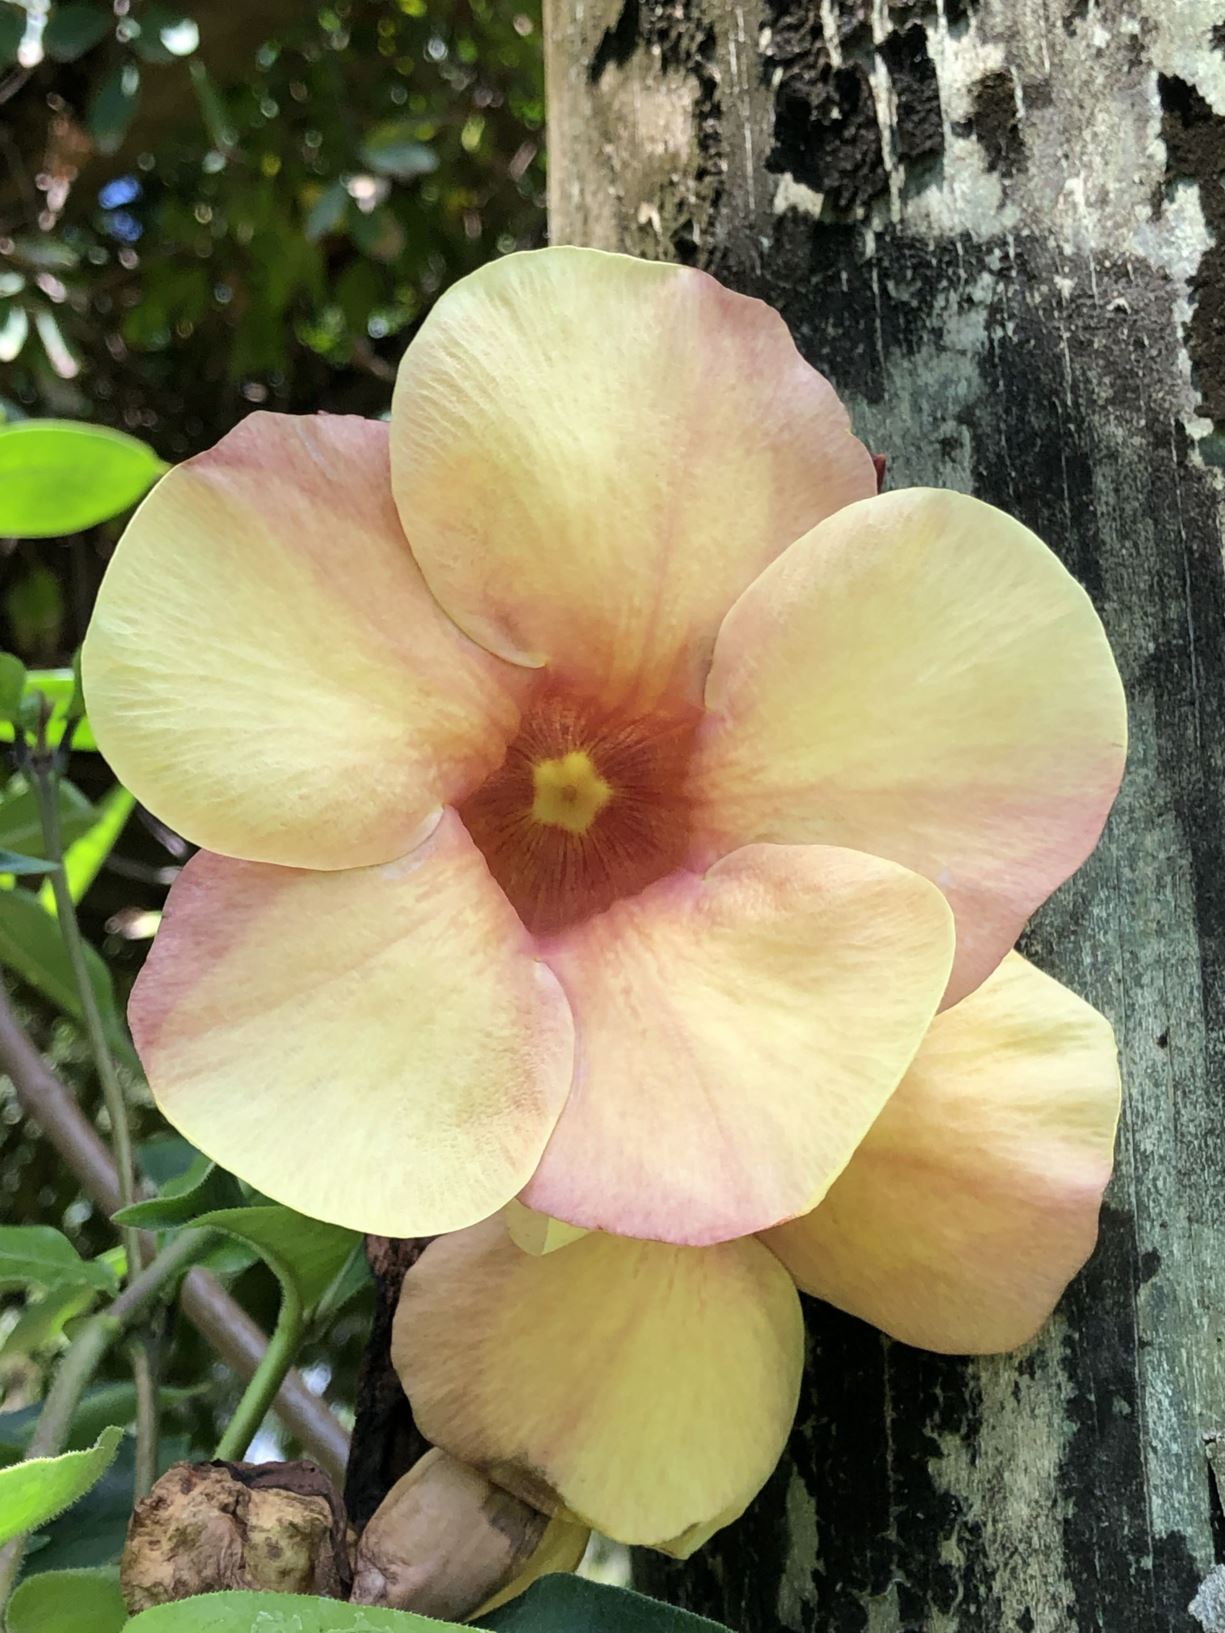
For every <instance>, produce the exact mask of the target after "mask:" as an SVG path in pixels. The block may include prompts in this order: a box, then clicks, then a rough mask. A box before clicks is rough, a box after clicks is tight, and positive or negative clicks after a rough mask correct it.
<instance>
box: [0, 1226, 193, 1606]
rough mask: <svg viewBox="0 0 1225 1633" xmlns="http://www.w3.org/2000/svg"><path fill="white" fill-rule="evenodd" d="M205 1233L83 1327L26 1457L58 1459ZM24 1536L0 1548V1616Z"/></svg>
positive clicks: (174, 1249)
mask: <svg viewBox="0 0 1225 1633" xmlns="http://www.w3.org/2000/svg"><path fill="white" fill-rule="evenodd" d="M209 1237H210V1233H209V1232H208V1231H207V1230H185V1231H183V1232H182V1233H181V1234H180V1235H179V1236H177V1237H176V1238H175V1240H174V1241H173V1242H171V1243H170V1245H169V1246H168V1247H166V1248H165V1249H163V1251H162V1252H161V1253H159V1254H158V1256H157V1258H156V1259H154V1261H153V1263H152V1264H150V1265H148V1266H147V1267H146V1268H145V1269H144V1270H142V1271H140V1272H139V1274H138V1275H137V1276H136V1277H135V1278H134V1279H133V1280H132V1281H131V1282H129V1283H128V1285H127V1286H126V1287H125V1288H124V1290H123V1292H121V1293H120V1295H119V1297H118V1298H117V1299H116V1300H115V1302H114V1303H113V1304H112V1305H111V1306H110V1307H109V1309H106V1310H103V1311H101V1312H100V1313H99V1314H98V1315H93V1316H90V1317H89V1318H88V1320H86V1321H85V1322H83V1323H82V1325H81V1328H80V1330H79V1332H78V1333H77V1336H76V1337H75V1338H74V1339H73V1341H72V1343H71V1344H70V1345H69V1348H68V1353H67V1355H65V1357H64V1359H63V1360H62V1361H61V1362H60V1364H59V1366H58V1367H57V1368H56V1373H55V1378H54V1380H53V1382H52V1384H51V1387H50V1389H49V1390H48V1391H47V1396H46V1399H45V1400H44V1401H43V1407H42V1411H41V1412H40V1413H39V1415H38V1422H37V1424H36V1425H35V1427H34V1433H33V1434H32V1435H31V1436H30V1444H29V1445H28V1446H27V1447H26V1451H25V1456H26V1457H27V1458H31V1457H58V1456H59V1454H60V1453H61V1452H62V1451H63V1450H64V1447H65V1446H66V1445H67V1443H68V1436H69V1433H70V1431H71V1428H72V1420H73V1416H74V1414H75V1412H76V1409H77V1406H78V1404H79V1402H80V1399H81V1396H82V1395H83V1394H84V1393H85V1391H86V1389H87V1388H88V1387H89V1382H90V1379H91V1378H92V1377H93V1375H94V1373H95V1372H96V1371H97V1370H98V1366H99V1364H100V1362H101V1361H102V1358H103V1356H104V1355H106V1353H107V1351H108V1350H109V1349H110V1348H111V1346H112V1344H114V1343H115V1342H116V1341H117V1340H118V1339H119V1338H120V1337H122V1336H123V1334H124V1333H126V1332H127V1331H128V1330H129V1329H130V1328H131V1327H132V1326H133V1325H134V1324H135V1323H136V1322H137V1321H138V1320H139V1319H140V1318H141V1317H142V1316H143V1315H144V1313H145V1311H146V1310H147V1309H148V1307H149V1305H150V1304H152V1303H153V1301H154V1300H155V1299H157V1298H158V1297H159V1296H160V1295H161V1294H162V1292H163V1291H164V1290H165V1289H166V1288H167V1287H169V1286H170V1285H171V1284H173V1283H174V1282H175V1281H176V1280H177V1279H178V1277H179V1276H180V1275H182V1274H184V1273H186V1271H187V1270H188V1268H189V1267H190V1266H191V1264H192V1262H193V1261H194V1260H195V1259H197V1258H199V1256H200V1254H201V1253H202V1252H203V1250H204V1248H205V1247H206V1246H207V1245H208V1242H209ZM28 1540H29V1538H28V1536H20V1537H14V1538H13V1539H12V1541H11V1542H8V1543H6V1544H5V1546H4V1547H3V1549H0V1612H2V1610H3V1607H4V1605H6V1604H7V1603H8V1598H9V1595H10V1593H11V1592H12V1590H13V1584H14V1583H15V1582H16V1580H17V1573H18V1571H20V1569H21V1561H22V1559H23V1558H24V1557H25V1550H26V1543H27V1541H28Z"/></svg>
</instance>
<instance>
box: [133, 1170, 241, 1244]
mask: <svg viewBox="0 0 1225 1633" xmlns="http://www.w3.org/2000/svg"><path fill="white" fill-rule="evenodd" d="M202 1162H203V1168H202V1169H200V1168H197V1167H196V1165H195V1164H193V1165H192V1169H191V1170H189V1171H188V1173H187V1174H186V1175H184V1176H183V1178H182V1179H172V1180H170V1181H169V1182H168V1183H167V1184H166V1185H165V1186H163V1188H162V1192H161V1194H160V1196H155V1197H152V1198H150V1200H149V1201H148V1202H134V1203H133V1204H132V1206H131V1207H130V1208H120V1209H119V1211H118V1212H117V1213H116V1214H114V1215H113V1217H114V1220H115V1223H116V1224H118V1225H135V1226H137V1228H138V1229H140V1230H173V1229H175V1228H176V1227H177V1226H179V1225H190V1224H192V1223H193V1222H194V1221H196V1220H198V1219H199V1218H200V1216H201V1215H202V1214H207V1213H218V1212H225V1213H230V1212H235V1211H241V1209H242V1200H243V1198H242V1192H241V1190H240V1189H239V1186H238V1181H237V1180H236V1179H235V1178H234V1176H233V1174H227V1173H226V1171H225V1169H224V1168H218V1167H217V1165H216V1163H212V1162H209V1161H208V1159H207V1157H206V1158H203V1159H202Z"/></svg>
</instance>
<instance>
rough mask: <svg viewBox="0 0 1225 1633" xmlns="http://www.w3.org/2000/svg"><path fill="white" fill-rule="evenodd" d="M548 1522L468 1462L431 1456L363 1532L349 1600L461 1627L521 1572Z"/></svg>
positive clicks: (394, 1490)
mask: <svg viewBox="0 0 1225 1633" xmlns="http://www.w3.org/2000/svg"><path fill="white" fill-rule="evenodd" d="M547 1524H548V1519H547V1517H546V1516H545V1515H544V1514H542V1513H540V1511H539V1510H538V1509H535V1508H532V1507H531V1506H530V1505H529V1504H527V1503H525V1502H521V1501H520V1500H519V1498H518V1497H512V1496H511V1495H510V1493H509V1492H506V1491H503V1490H502V1489H501V1488H500V1487H499V1486H495V1485H494V1484H493V1482H492V1481H491V1480H487V1479H486V1478H485V1476H484V1475H483V1474H479V1473H478V1472H477V1471H476V1470H475V1469H473V1468H469V1467H468V1465H467V1464H466V1463H461V1462H459V1461H458V1460H457V1459H456V1458H454V1457H451V1456H449V1455H448V1454H447V1453H446V1452H441V1451H437V1450H435V1451H431V1452H427V1453H426V1455H425V1456H424V1457H423V1458H422V1459H421V1461H420V1462H419V1463H416V1464H414V1466H413V1467H412V1468H411V1469H410V1470H409V1471H408V1473H407V1474H406V1475H404V1477H403V1478H402V1479H400V1480H397V1481H396V1483H395V1485H394V1486H392V1488H391V1490H390V1491H389V1492H388V1493H387V1496H386V1497H385V1498H384V1499H383V1501H382V1503H381V1504H380V1505H379V1507H378V1508H377V1509H376V1510H375V1512H374V1514H373V1515H372V1516H371V1519H370V1523H369V1525H367V1527H366V1529H365V1530H364V1531H363V1532H362V1535H361V1539H360V1541H359V1542H358V1545H357V1559H356V1563H355V1566H354V1578H353V1592H352V1594H351V1596H350V1597H351V1599H352V1602H353V1603H354V1604H359V1605H386V1606H388V1607H390V1608H392V1609H395V1610H414V1611H416V1612H418V1614H420V1615H422V1616H436V1617H438V1618H439V1619H440V1620H443V1621H462V1620H463V1619H464V1618H465V1617H468V1616H471V1615H472V1614H473V1613H474V1612H475V1611H476V1610H477V1609H479V1608H480V1607H481V1606H482V1605H483V1604H484V1603H485V1601H486V1600H488V1599H490V1598H492V1597H493V1596H494V1595H495V1594H497V1593H499V1592H500V1590H501V1589H503V1588H504V1587H506V1586H507V1584H508V1583H510V1582H511V1581H513V1579H514V1578H515V1577H516V1576H517V1575H518V1574H519V1573H520V1572H521V1571H522V1569H523V1567H524V1565H525V1564H526V1563H527V1561H528V1560H529V1559H530V1558H531V1556H532V1554H533V1553H534V1552H535V1550H536V1547H537V1544H538V1543H539V1542H540V1540H541V1538H542V1537H543V1535H544V1532H545V1527H546V1526H547Z"/></svg>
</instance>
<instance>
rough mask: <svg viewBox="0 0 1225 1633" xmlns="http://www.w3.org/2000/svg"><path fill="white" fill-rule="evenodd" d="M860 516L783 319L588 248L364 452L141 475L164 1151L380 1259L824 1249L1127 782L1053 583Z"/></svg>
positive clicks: (153, 1005)
mask: <svg viewBox="0 0 1225 1633" xmlns="http://www.w3.org/2000/svg"><path fill="white" fill-rule="evenodd" d="M875 489H876V478H875V471H874V467H873V464H872V461H871V459H870V458H869V456H868V454H867V452H866V451H865V450H864V448H863V447H862V446H861V445H860V443H859V442H857V441H856V440H855V438H854V437H853V436H852V435H851V432H850V429H849V426H848V423H847V418H846V414H845V412H844V410H843V409H842V407H841V406H840V405H839V403H838V401H837V399H836V397H835V396H834V394H833V392H832V390H831V388H830V387H829V385H828V384H827V383H826V382H825V381H824V380H823V379H822V378H821V377H820V376H819V375H818V374H816V373H815V372H814V371H813V370H812V369H810V368H809V367H808V366H807V364H805V363H804V362H803V361H802V359H801V358H800V357H799V354H798V353H797V352H796V350H795V347H794V345H793V344H792V342H791V339H790V337H789V335H788V333H787V330H786V328H785V327H784V325H783V323H782V321H781V319H780V318H779V317H778V316H777V314H775V313H773V312H772V311H770V310H769V309H768V308H767V307H765V306H763V305H761V304H760V303H759V302H756V301H752V300H749V299H746V298H744V297H741V296H739V295H735V294H733V293H731V292H729V291H727V290H725V289H723V288H721V287H720V285H719V284H717V283H716V282H715V281H714V280H713V279H711V278H709V277H707V276H706V275H704V274H702V273H700V272H697V271H694V270H692V269H685V268H678V267H672V266H661V265H656V264H651V263H646V262H640V261H636V260H633V259H630V258H627V257H622V256H609V255H603V254H600V253H597V252H594V251H586V250H578V249H553V250H547V251H540V252H537V253H532V254H526V255H516V256H510V257H508V258H506V259H505V260H502V261H499V262H497V263H495V264H493V265H491V266H488V267H486V268H484V269H483V270H482V271H480V272H478V273H476V274H474V275H473V276H472V277H470V278H468V279H466V280H464V281H463V282H461V283H460V284H458V285H456V286H455V287H454V288H453V289H452V290H450V291H449V292H448V293H447V294H446V295H444V296H443V298H442V299H441V300H440V301H439V302H438V303H437V305H436V306H435V307H434V309H433V310H432V312H431V314H430V315H429V317H428V318H427V319H426V321H425V323H424V324H423V326H422V328H421V330H420V332H419V333H418V335H417V336H416V338H415V339H414V340H413V342H412V344H411V345H410V347H409V348H408V351H407V353H406V355H405V357H404V360H403V363H402V365H401V368H400V372H399V377H398V382H397V386H396V391H395V398H394V403H393V407H392V414H391V421H390V425H384V424H382V423H375V422H368V421H365V420H361V419H355V418H345V417H340V418H334V417H314V418H294V417H289V416H281V415H274V414H253V415H251V416H250V417H249V418H248V419H247V420H245V421H244V422H243V423H242V424H241V425H240V426H239V427H238V429H237V430H235V431H233V432H232V433H231V434H230V435H229V436H227V437H225V438H224V439H223V440H222V441H221V443H219V444H218V446H217V447H216V448H214V449H212V450H211V451H210V452H208V453H205V454H203V455H200V456H199V457H197V458H195V459H192V460H189V461H187V462H186V463H185V464H183V465H181V466H179V467H178V468H177V469H175V470H173V471H171V472H170V473H169V474H168V475H167V476H166V477H164V478H163V479H162V481H161V482H160V483H159V484H158V486H157V487H156V488H155V489H154V490H153V492H152V494H151V495H150V496H149V497H148V498H147V499H146V501H145V503H144V504H143V505H142V507H141V509H140V510H139V511H138V513H137V515H136V516H135V518H134V519H133V521H132V523H131V524H130V526H129V527H128V529H127V532H126V533H125V535H124V537H123V539H122V541H121V542H120V545H119V547H118V549H117V551H116V553H115V556H114V559H113V560H112V562H111V564H110V567H109V569H108V572H107V575H106V579H105V582H104V584H103V586H102V590H101V593H100V595H99V599H98V604H97V608H96V611H95V615H94V618H93V622H92V624H91V627H90V631H89V634H88V637H87V640H86V643H85V650H84V660H83V661H84V678H85V686H86V692H87V698H88V705H89V710H90V717H91V720H92V722H93V725H94V729H95V732H96V734H97V736H98V739H99V741H100V743H101V745H102V747H103V749H104V751H105V752H106V754H107V756H108V757H109V759H110V761H111V763H112V765H113V766H114V768H115V770H116V772H117V774H118V775H119V776H120V777H121V778H122V779H123V781H124V782H125V783H127V785H128V786H129V787H131V788H132V789H133V790H134V791H135V793H136V794H137V796H138V797H139V798H140V799H141V800H142V801H143V802H144V803H145V804H147V805H148V806H149V807H150V808H151V809H152V810H153V811H154V812H155V813H156V814H157V815H158V816H159V817H161V818H162V819H163V820H164V821H166V822H167V823H169V824H171V825H172V826H174V827H175V828H177V829H178V830H179V831H181V832H182V833H183V834H185V835H186V836H187V837H188V838H189V839H191V840H193V841H194V842H196V843H197V844H199V845H201V846H203V847H205V849H204V850H203V851H202V852H201V853H200V854H199V855H197V856H196V857H194V858H193V859H192V860H191V861H190V862H189V863H188V864H187V866H186V868H185V869H184V871H183V874H182V876H181V877H180V879H179V880H178V882H177V883H176V884H175V886H174V888H173V890H172V892H171V895H170V900H169V903H168V905H167V911H166V916H165V920H164V923H163V925H162V928H161V931H160V933H159V935H158V937H157V940H156V942H155V945H154V947H153V950H152V953H151V956H150V959H149V961H148V964H147V966H146V969H145V971H144V972H143V974H142V976H141V978H140V980H139V982H138V984H137V987H136V990H135V993H134V997H133V1003H132V1010H131V1016H132V1024H133V1031H134V1035H135V1039H136V1043H137V1047H138V1049H139V1051H140V1054H141V1058H142V1060H143V1062H144V1065H145V1067H146V1070H147V1072H148V1076H149V1081H150V1085H151V1087H152V1090H153V1093H154V1095H155V1097H156V1098H157V1100H158V1102H159V1104H160V1105H161V1107H162V1109H163V1110H164V1112H165V1113H166V1115H167V1116H168V1117H169V1119H170V1121H171V1122H172V1123H174V1124H176V1125H177V1126H178V1127H179V1128H180V1129H181V1130H182V1132H183V1133H184V1134H186V1135H187V1136H188V1138H190V1139H191V1140H193V1141H194V1142H195V1143H196V1144H197V1145H198V1146H199V1147H200V1148H201V1149H203V1150H204V1151H206V1152H207V1153H208V1154H209V1155H210V1156H213V1157H215V1158H216V1159H217V1160H218V1161H220V1162H222V1163H223V1164H225V1165H226V1166H227V1167H229V1168H231V1169H233V1170H235V1171H236V1172H237V1173H238V1174H239V1175H241V1176H242V1177H243V1178H245V1179H246V1180H248V1181H249V1182H250V1183H252V1184H253V1185H255V1186H257V1187H259V1188H260V1189H261V1190H262V1191H264V1192H266V1193H267V1194H268V1195H270V1196H272V1197H273V1198H275V1199H276V1200H278V1201H281V1202H284V1203H287V1204H289V1205H291V1206H294V1207H297V1208H299V1209H301V1210H302V1211H304V1212H306V1213H310V1214H313V1215H316V1216H318V1217H321V1218H324V1219H329V1220H334V1221H336V1222H338V1223H342V1224H346V1225H351V1226H355V1227H357V1228H360V1229H364V1230H370V1231H374V1232H376V1233H380V1234H386V1235H395V1236H414V1235H432V1234H435V1233H438V1232H441V1231H448V1230H453V1229H457V1228H462V1227H464V1226H467V1225H471V1224H473V1223H474V1222H475V1221H477V1220H479V1219H482V1218H485V1217H487V1216H489V1215H490V1214H492V1213H493V1212H495V1211H496V1210H497V1209H499V1208H501V1207H502V1206H503V1205H504V1204H505V1203H506V1202H507V1200H508V1199H509V1198H511V1197H513V1196H516V1195H518V1194H520V1193H522V1195H523V1198H524V1201H525V1202H526V1203H528V1204H529V1205H530V1206H531V1207H533V1208H534V1209H536V1210H538V1211H541V1212H543V1213H546V1214H548V1215H550V1216H552V1217H555V1218H558V1219H561V1220H565V1221H567V1222H569V1223H572V1224H574V1225H577V1226H582V1227H598V1228H601V1229H604V1230H607V1231H611V1232H615V1233H617V1234H619V1235H623V1236H636V1237H642V1238H656V1239H661V1240H666V1241H671V1242H675V1243H679V1244H689V1245H708V1244H713V1243H716V1242H719V1241H724V1240H730V1239H732V1238H735V1237H739V1236H743V1235H746V1234H749V1233H751V1232H754V1231H759V1230H763V1229H766V1228H769V1227H771V1226H773V1225H776V1224H779V1223H781V1222H783V1221H785V1220H787V1219H791V1218H795V1217H797V1216H800V1215H804V1214H806V1213H808V1212H809V1211H810V1210H811V1209H812V1208H813V1207H815V1205H816V1204H817V1203H818V1202H819V1201H820V1200H821V1198H822V1197H823V1196H824V1195H825V1193H826V1192H827V1191H828V1190H829V1188H830V1186H831V1185H833V1184H834V1182H835V1180H836V1179H837V1178H838V1175H839V1174H840V1173H841V1172H842V1170H843V1168H844V1167H845V1166H846V1164H847V1162H848V1161H849V1160H850V1158H851V1156H852V1154H853V1153H854V1152H855V1150H856V1149H857V1147H858V1146H859V1145H860V1143H861V1141H862V1140H863V1139H864V1137H865V1135H867V1133H868V1131H869V1130H870V1129H871V1128H872V1127H873V1125H874V1124H875V1123H876V1121H877V1118H878V1117H879V1116H880V1114H881V1113H882V1111H883V1110H884V1109H885V1107H886V1105H887V1104H888V1102H889V1099H890V1096H891V1095H892V1093H893V1091H894V1089H895V1088H896V1086H897V1084H898V1082H899V1080H900V1078H901V1077H902V1074H903V1073H904V1071H905V1069H906V1067H907V1066H908V1064H909V1063H910V1061H911V1059H912V1057H913V1055H914V1053H915V1050H916V1048H917V1047H918V1045H919V1042H920V1040H921V1039H922V1037H923V1035H924V1033H925V1031H926V1029H927V1027H928V1024H929V1022H930V1020H931V1018H932V1015H933V1014H934V1012H935V1011H936V1009H937V1007H938V1005H939V1004H940V1002H941V1001H942V997H943V999H944V1000H945V1001H949V1002H951V1001H953V1000H954V999H956V998H958V997H960V996H963V995H964V994H966V993H968V992H970V991H972V990H973V989H974V988H975V987H976V986H977V985H978V984H979V983H980V982H981V981H982V980H983V979H984V978H985V977H986V976H987V975H988V974H989V973H990V971H991V970H992V969H993V968H994V967H995V966H996V965H997V964H998V963H999V961H1000V960H1001V958H1002V957H1003V956H1004V954H1005V953H1006V951H1007V950H1008V948H1009V947H1010V946H1011V945H1012V943H1013V941H1014V940H1015V937H1016V935H1017V932H1018V930H1019V929H1020V927H1021V925H1022V924H1023V922H1024V921H1025V919H1026V917H1027V915H1028V914H1029V913H1030V912H1031V911H1032V910H1033V909H1034V908H1035V907H1036V906H1037V905H1038V904H1039V903H1040V902H1041V901H1042V900H1043V898H1044V897H1045V896H1046V895H1047V894H1048V893H1049V892H1050V891H1051V890H1052V889H1053V888H1054V887H1055V886H1056V885H1057V884H1059V883H1060V882H1061V881H1062V880H1063V879H1064V878H1065V877H1066V876H1067V875H1068V874H1069V873H1070V872H1071V871H1072V870H1073V869H1074V868H1075V867H1077V866H1078V865H1079V863H1080V862H1081V861H1082V860H1083V858H1084V857H1085V856H1086V855H1087V853H1088V852H1089V850H1090V849H1091V848H1092V846H1093V844H1094V843H1095V841H1096V839H1097V837H1098V834H1099V831H1100V829H1101V826H1102V823H1103V822H1104V820H1105V816H1106V813H1107V811H1108V809H1109V806H1110V803H1111V801H1112V799H1113V796H1114V793H1115V790H1116V788H1117V785H1118V782H1119V778H1120V775H1121V769H1122V763H1123V753H1124V738H1125V717H1124V706H1123V700H1122V693H1121V689H1120V685H1119V680H1118V675H1117V673H1116V670H1115V667H1114V663H1113V660H1112V658H1111V655H1110V651H1109V647H1108V644H1107V642H1106V639H1105V635H1104V633H1103V631H1102V628H1101V625H1100V623H1099V621H1098V618H1097V615H1096V614H1095V612H1094V611H1093V608H1092V606H1091V605H1090V603H1089V600H1088V598H1087V597H1086V595H1085V594H1084V592H1083V590H1081V588H1080V587H1079V586H1078V585H1077V584H1076V583H1075V582H1074V580H1073V579H1072V578H1071V577H1070V575H1069V574H1068V573H1067V572H1066V571H1065V570H1064V568H1063V567H1062V566H1061V565H1060V564H1059V562H1058V561H1057V560H1056V558H1055V557H1054V556H1053V555H1052V554H1051V552H1050V551H1049V550H1047V548H1046V547H1045V546H1044V545H1043V544H1041V543H1040V542H1039V540H1037V539H1036V538H1035V537H1034V536H1033V534H1031V533H1030V532H1028V531H1027V530H1026V529H1025V528H1024V527H1022V526H1021V525H1020V524H1019V523H1017V522H1015V521H1012V520H1010V519H1009V518H1008V517H1006V516H1004V515H1003V514H1001V513H1000V512H999V511H996V510H994V509H992V508H990V507H989V506H987V505H984V504H982V503H980V502H978V501H976V500H974V499H971V498H967V497H965V496H964V495H961V494H955V493H943V492H936V491H930V490H922V489H913V490H907V491H902V492H895V493H889V494H884V495H881V496H879V497H878V496H876V492H875ZM950 968H951V975H950ZM736 1251H739V1250H736Z"/></svg>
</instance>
